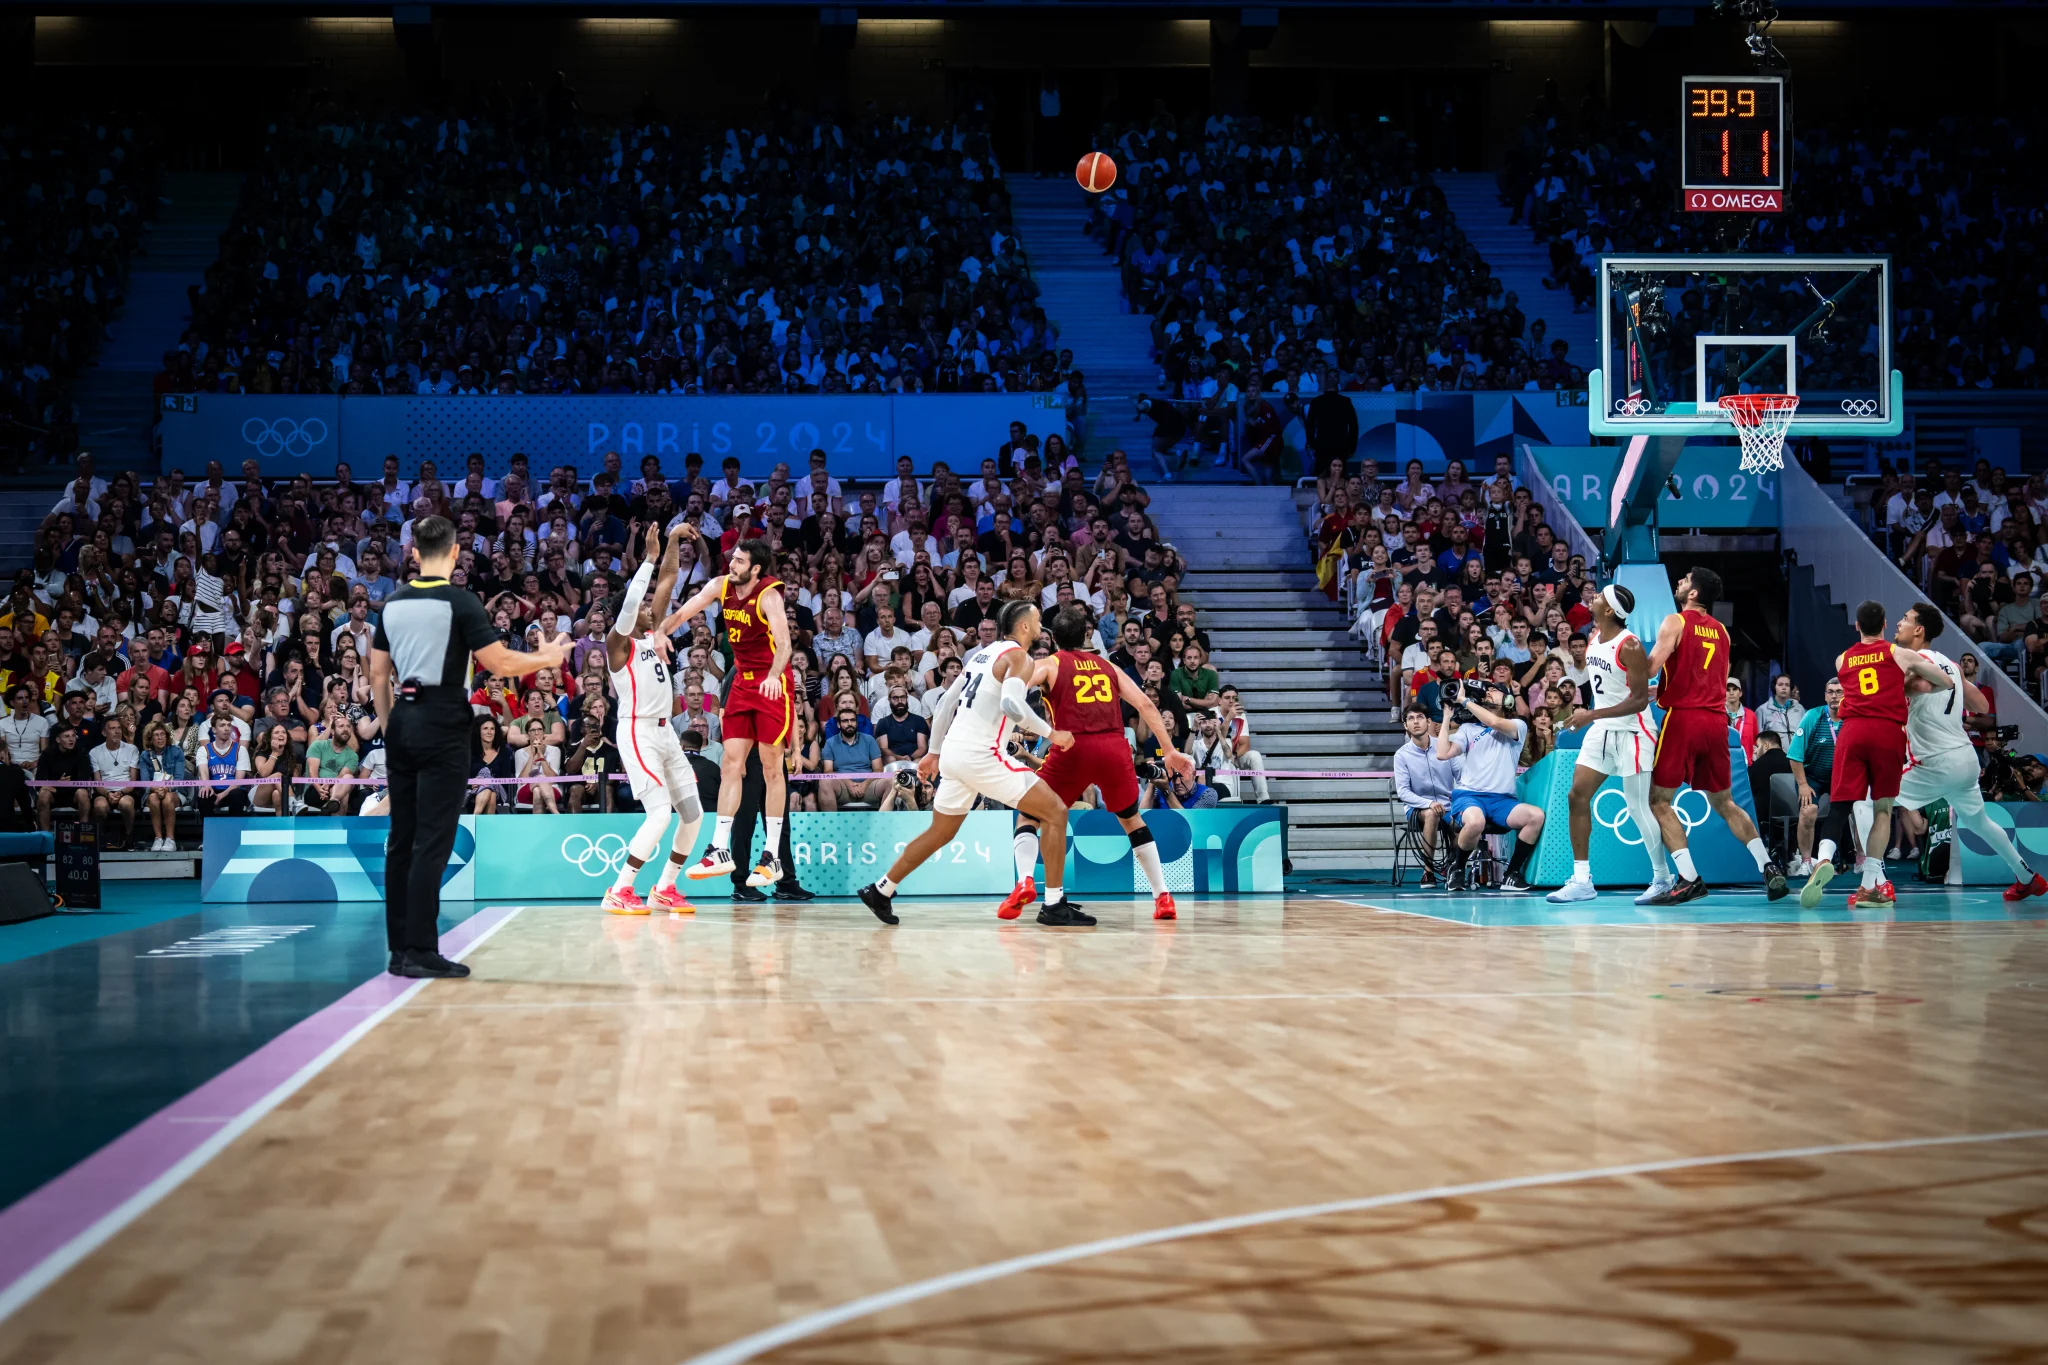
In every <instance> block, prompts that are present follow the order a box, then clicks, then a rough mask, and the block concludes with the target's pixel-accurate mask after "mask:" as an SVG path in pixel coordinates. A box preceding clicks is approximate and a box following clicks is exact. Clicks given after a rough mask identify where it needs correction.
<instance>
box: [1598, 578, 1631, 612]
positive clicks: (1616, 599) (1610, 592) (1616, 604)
mask: <svg viewBox="0 0 2048 1365" xmlns="http://www.w3.org/2000/svg"><path fill="white" fill-rule="evenodd" d="M1600 595H1601V596H1602V597H1604V598H1606V599H1607V605H1608V606H1609V607H1610V608H1612V609H1613V612H1614V614H1615V615H1616V616H1619V617H1622V618H1624V619H1626V618H1627V616H1628V609H1627V608H1626V607H1624V606H1622V605H1621V595H1620V594H1619V593H1617V592H1615V590H1614V585H1613V584H1612V583H1609V584H1608V585H1607V586H1606V587H1604V588H1602V589H1600Z"/></svg>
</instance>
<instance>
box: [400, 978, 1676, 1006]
mask: <svg viewBox="0 0 2048 1365" xmlns="http://www.w3.org/2000/svg"><path fill="white" fill-rule="evenodd" d="M528 984H533V985H541V986H545V985H548V984H550V983H548V982H545V981H540V982H532V983H528ZM1635 994H1636V992H1633V991H1287V992H1275V993H1273V994H1261V995H1190V994H1185V993H1182V994H1175V995H803V996H795V995H793V996H760V995H748V996H721V995H677V996H666V995H655V996H643V997H640V998H637V999H632V1000H603V999H601V1000H532V1001H503V1000H496V1001H480V1002H478V1003H476V1004H465V1003H461V1002H458V1001H451V1000H437V1001H435V1002H433V1003H432V1004H427V1005H422V1006H420V1009H421V1010H569V1009H646V1008H649V1007H652V1006H659V1005H700V1006H705V1007H710V1008H717V1009H724V1008H726V1007H727V1006H732V1005H1125V1004H1128V1005H1158V1004H1164V1005H1173V1004H1204V1005H1205V1004H1210V1003H1214V1002H1218V1001H1221V1002H1230V1001H1261V1000H1566V999H1589V998H1598V997H1602V996H1632V995H1635ZM1649 996H1650V992H1648V991H1644V992H1642V993H1641V998H1643V999H1648V998H1649Z"/></svg>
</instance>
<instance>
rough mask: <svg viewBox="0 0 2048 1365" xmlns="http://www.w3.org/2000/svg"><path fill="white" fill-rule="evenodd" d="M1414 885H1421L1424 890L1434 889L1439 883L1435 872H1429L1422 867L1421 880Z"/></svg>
mask: <svg viewBox="0 0 2048 1365" xmlns="http://www.w3.org/2000/svg"><path fill="white" fill-rule="evenodd" d="M1416 885H1417V886H1419V887H1421V888H1422V889H1423V890H1424V891H1434V890H1436V888H1437V887H1438V886H1439V885H1440V883H1439V882H1438V881H1437V878H1436V873H1434V872H1431V871H1430V870H1429V869H1427V868H1424V869H1423V872H1422V880H1421V881H1419V882H1417V883H1416Z"/></svg>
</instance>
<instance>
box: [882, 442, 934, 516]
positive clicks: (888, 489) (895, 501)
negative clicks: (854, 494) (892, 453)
mask: <svg viewBox="0 0 2048 1365" xmlns="http://www.w3.org/2000/svg"><path fill="white" fill-rule="evenodd" d="M915 469H916V466H915V465H914V464H912V463H911V459H910V457H909V456H908V455H898V456H897V457H896V477H895V478H893V479H891V480H889V482H887V483H885V484H883V485H882V506H884V507H886V508H888V509H889V510H890V511H891V512H893V511H895V510H896V508H897V507H898V506H899V505H901V503H902V502H903V497H904V495H905V494H906V493H907V494H909V495H910V496H911V497H913V498H916V499H917V500H918V501H919V502H922V501H924V494H923V490H922V489H920V488H919V487H918V482H917V477H916V475H915V473H914V472H913V471H914V470H915Z"/></svg>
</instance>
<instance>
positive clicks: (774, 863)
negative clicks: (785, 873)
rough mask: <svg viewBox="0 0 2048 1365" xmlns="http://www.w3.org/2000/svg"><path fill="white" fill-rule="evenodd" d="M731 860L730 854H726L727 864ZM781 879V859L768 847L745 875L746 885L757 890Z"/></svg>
mask: <svg viewBox="0 0 2048 1365" xmlns="http://www.w3.org/2000/svg"><path fill="white" fill-rule="evenodd" d="M731 861H732V855H731V854H727V855H726V862H727V864H728V865H730V864H731ZM781 880H782V859H781V857H780V856H778V855H777V854H776V853H775V851H774V850H772V849H770V850H769V851H767V852H765V853H763V854H762V855H761V856H760V858H759V859H758V860H757V861H756V862H755V863H754V870H753V871H752V872H751V873H749V874H748V876H747V885H748V886H751V887H753V888H755V889H756V890H759V889H760V888H761V887H764V886H773V885H775V883H777V882H779V881H781Z"/></svg>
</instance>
